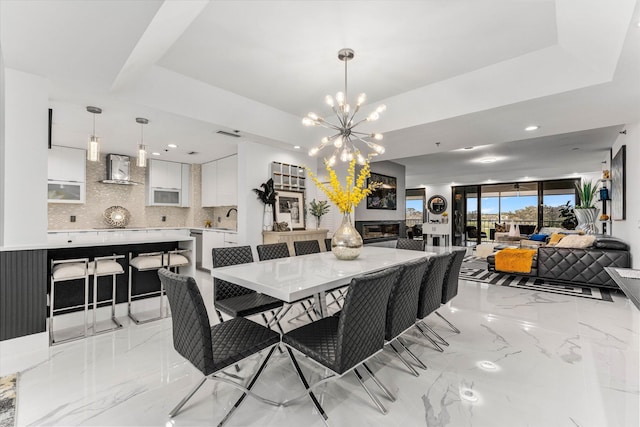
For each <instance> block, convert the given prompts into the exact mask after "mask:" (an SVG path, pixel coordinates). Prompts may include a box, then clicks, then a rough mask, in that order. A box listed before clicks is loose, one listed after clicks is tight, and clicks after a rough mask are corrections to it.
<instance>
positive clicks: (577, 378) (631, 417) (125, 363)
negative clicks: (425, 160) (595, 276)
mask: <svg viewBox="0 0 640 427" xmlns="http://www.w3.org/2000/svg"><path fill="white" fill-rule="evenodd" d="M197 280H198V283H199V285H200V286H201V289H202V293H203V297H204V299H205V301H206V302H207V304H208V307H207V309H208V310H209V314H210V319H211V320H212V321H215V319H216V318H215V316H214V313H213V307H212V283H211V279H210V277H209V276H207V275H206V274H203V273H199V274H198V278H197ZM292 311H293V310H292ZM441 312H442V313H443V314H444V315H445V316H447V318H449V319H450V320H451V321H452V322H453V323H454V324H455V325H456V326H458V328H460V329H461V330H462V333H461V334H455V333H453V332H452V331H450V330H449V329H447V328H446V327H445V326H444V324H443V322H442V321H441V320H439V318H437V316H430V317H429V318H428V323H429V324H430V325H431V326H432V327H434V328H435V329H436V330H437V331H438V332H439V333H440V334H441V335H443V336H444V337H445V338H446V339H447V340H448V341H449V343H450V344H451V345H450V346H449V347H445V351H444V353H439V352H436V351H434V350H432V349H430V348H429V347H428V346H426V345H424V344H422V343H423V340H422V339H421V338H420V337H421V336H420V335H419V334H417V333H415V332H413V333H409V334H407V335H406V337H407V341H409V342H410V343H411V345H410V347H411V349H412V350H413V351H414V353H416V354H417V355H418V356H419V357H420V358H421V359H422V361H423V362H424V363H425V364H426V365H427V366H428V370H426V371H421V370H420V377H418V378H416V377H414V376H412V375H410V374H409V373H408V372H407V371H406V368H405V367H404V366H403V365H401V364H400V362H399V361H398V360H396V358H395V357H394V356H393V355H392V354H391V352H389V351H384V352H383V353H381V354H380V355H379V356H378V357H377V358H376V359H375V360H374V361H372V363H371V366H372V368H373V369H374V370H375V371H376V374H377V375H378V377H379V378H380V379H381V380H383V381H384V382H385V384H387V385H388V386H389V388H390V389H391V390H392V392H393V393H394V394H396V395H397V396H398V399H397V401H396V402H389V401H387V400H386V399H385V398H384V397H383V396H382V395H381V393H379V390H378V389H377V388H376V386H375V385H374V384H371V389H372V390H373V391H374V392H375V393H376V394H377V395H378V396H379V397H380V398H381V401H382V402H383V404H385V406H386V407H387V409H388V410H389V413H388V414H387V415H382V414H381V413H380V412H378V410H377V409H375V408H374V406H373V405H372V403H371V401H370V400H369V398H368V396H367V395H366V394H365V392H364V390H362V389H361V387H360V386H359V384H358V382H357V379H356V378H355V376H354V374H353V373H350V374H348V375H346V376H345V377H343V378H342V379H339V380H337V381H333V382H330V383H328V384H325V385H321V386H319V387H318V389H317V390H316V392H317V395H318V397H319V398H320V399H321V401H322V404H323V406H324V408H325V410H326V411H327V412H328V415H329V423H330V425H333V426H365V425H366V426H368V425H384V426H403V427H407V426H434V427H444V426H476V427H477V426H492V427H496V426H509V427H512V426H541V427H542V426H544V427H552V426H571V427H575V426H580V427H604V426H629V427H631V426H638V425H639V424H640V419H639V412H640V403H639V402H640V392H639V370H638V365H639V359H640V354H639V344H640V315H639V312H638V311H637V310H636V309H635V308H634V307H633V305H632V304H631V303H630V302H629V301H628V300H627V299H626V298H625V297H624V296H623V295H622V294H614V302H613V303H610V302H599V301H593V300H587V299H581V298H575V297H569V296H561V295H555V294H548V293H539V292H532V291H527V290H521V289H514V288H508V287H501V286H494V285H487V284H481V283H475V282H462V281H461V282H460V289H459V294H458V296H457V297H456V298H455V299H454V300H453V301H452V302H451V303H450V304H449V305H448V306H447V307H444V308H442V309H441ZM298 324H301V323H298ZM295 325H296V323H287V322H286V321H285V322H283V326H285V327H288V328H292V327H295ZM299 360H300V361H301V363H302V366H303V369H304V370H305V372H306V373H308V376H309V379H310V380H311V381H312V382H315V381H317V380H319V379H321V378H322V377H323V375H324V373H325V372H324V370H323V369H321V368H319V367H318V365H316V364H315V363H313V362H311V361H309V360H305V359H304V358H303V357H300V358H299ZM0 362H1V361H0ZM259 362H260V358H259V357H257V356H254V357H252V358H249V359H247V360H245V361H244V362H242V363H241V371H240V372H239V373H237V375H239V376H241V377H243V378H246V377H247V376H249V375H251V374H252V373H253V371H254V370H255V369H256V368H257V366H258V364H259ZM483 362H485V363H483ZM486 362H490V363H486ZM229 372H230V373H231V374H232V375H235V374H236V373H235V371H234V370H233V369H231V370H229ZM200 378H201V373H200V372H199V371H197V370H196V369H195V368H193V367H192V366H191V365H190V364H189V363H188V362H186V361H185V360H184V359H183V358H182V357H180V356H179V355H178V354H177V353H176V352H175V351H174V350H173V344H172V335H171V319H164V320H161V321H156V322H152V323H149V324H145V325H134V324H130V323H129V324H127V325H126V327H125V328H124V329H122V330H119V331H116V332H114V333H108V334H104V335H100V336H95V337H91V338H89V339H85V340H80V341H75V342H71V343H67V344H61V345H59V346H56V347H52V348H50V357H49V359H48V361H46V362H44V363H41V364H40V365H37V366H35V367H32V368H30V369H28V370H25V371H23V372H22V374H21V379H20V384H19V398H18V408H17V425H19V426H30V425H38V426H40V425H46V426H168V427H171V426H176V427H179V426H204V425H212V424H217V423H218V422H219V421H220V420H221V418H222V417H223V416H224V414H225V413H226V412H227V411H228V410H229V408H230V407H231V405H232V404H233V403H234V402H235V400H236V399H237V398H238V396H239V394H240V392H239V391H237V390H235V389H233V388H231V387H230V386H228V385H225V384H221V383H216V382H213V381H208V382H207V384H205V385H204V386H203V388H201V389H200V391H198V393H197V394H196V395H195V396H194V397H193V398H192V400H191V401H190V402H189V403H188V404H187V405H186V406H185V407H184V408H183V410H182V412H181V413H179V414H178V416H177V417H175V418H174V419H173V420H169V419H168V417H167V413H168V411H169V410H171V409H172V408H173V406H174V405H175V404H176V403H177V402H178V401H179V400H180V399H181V398H182V397H183V396H184V395H185V394H186V393H187V392H188V391H189V390H190V389H191V388H192V387H193V386H194V384H195V383H196V382H197V381H198V380H199V379H200ZM367 382H369V383H370V380H367ZM254 390H255V391H256V392H257V393H259V394H261V395H264V396H266V397H268V398H270V399H273V400H279V401H282V400H286V399H289V398H291V397H293V396H297V395H299V394H300V393H302V392H303V391H304V389H303V388H302V385H301V384H300V382H299V380H298V378H297V376H296V374H295V372H294V371H293V368H292V365H291V363H290V361H289V359H288V357H287V356H286V353H284V354H279V353H275V354H274V356H273V359H272V361H270V363H269V364H268V366H267V368H266V369H265V372H264V373H263V374H262V376H261V378H260V380H259V381H258V383H257V384H256V386H255V388H254ZM228 425H229V426H282V425H286V426H300V425H305V426H307V427H312V426H322V425H324V423H323V421H322V419H321V418H320V416H319V415H318V414H317V413H316V411H315V409H314V407H313V405H312V404H311V402H310V401H309V400H308V399H303V400H301V401H299V402H298V403H296V404H294V405H293V406H290V407H280V408H276V407H272V406H267V405H264V404H262V403H259V402H257V401H255V400H254V399H251V398H248V399H246V400H245V402H244V403H243V404H242V406H241V407H240V408H239V409H238V410H237V411H236V413H235V414H234V415H233V417H232V418H231V419H230V420H229V423H228Z"/></svg>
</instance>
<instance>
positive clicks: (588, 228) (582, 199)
mask: <svg viewBox="0 0 640 427" xmlns="http://www.w3.org/2000/svg"><path fill="white" fill-rule="evenodd" d="M576 189H577V190H578V204H577V205H576V207H575V209H574V213H575V215H576V218H577V219H578V226H577V227H576V228H577V229H578V230H582V231H584V232H585V233H587V234H596V233H598V226H597V225H596V220H597V219H598V213H599V212H600V209H598V208H596V207H594V206H593V205H594V203H595V202H596V198H595V196H596V193H597V191H598V184H597V183H594V182H593V181H586V180H582V181H580V184H578V183H576Z"/></svg>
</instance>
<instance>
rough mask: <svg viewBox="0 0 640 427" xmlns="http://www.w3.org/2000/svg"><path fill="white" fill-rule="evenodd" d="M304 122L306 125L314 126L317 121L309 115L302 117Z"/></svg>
mask: <svg viewBox="0 0 640 427" xmlns="http://www.w3.org/2000/svg"><path fill="white" fill-rule="evenodd" d="M302 124H303V125H305V126H314V125H315V124H316V122H314V121H313V120H311V119H310V118H309V117H305V118H304V119H302Z"/></svg>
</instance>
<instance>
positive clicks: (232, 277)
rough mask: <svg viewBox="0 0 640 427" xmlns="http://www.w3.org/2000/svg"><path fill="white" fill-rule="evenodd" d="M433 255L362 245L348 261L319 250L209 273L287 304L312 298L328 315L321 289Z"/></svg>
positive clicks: (323, 312) (335, 286)
mask: <svg viewBox="0 0 640 427" xmlns="http://www.w3.org/2000/svg"><path fill="white" fill-rule="evenodd" d="M435 254H436V253H435V252H420V251H409V250H403V249H393V248H381V247H373V246H365V247H364V248H363V249H362V253H361V254H360V256H359V257H358V258H356V259H355V260H350V261H342V260H339V259H337V258H336V257H335V256H334V255H333V253H331V252H320V253H317V254H309V255H301V256H293V257H288V258H279V259H274V260H268V261H259V262H253V263H250V264H240V265H233V266H229V267H220V268H214V269H212V270H211V275H212V276H213V277H214V278H218V279H222V280H226V281H228V282H231V283H235V284H237V285H240V286H244V287H245V288H249V289H251V290H254V291H256V292H260V293H263V294H265V295H269V296H272V297H274V298H278V299H280V300H282V301H285V302H288V303H293V302H295V301H298V300H300V299H304V298H310V297H314V301H315V303H316V310H318V311H319V314H320V316H321V317H324V316H326V315H327V314H328V312H327V306H326V298H325V292H327V291H330V290H332V289H335V288H339V287H341V286H345V285H348V284H349V282H351V279H353V278H354V277H357V276H361V275H363V274H368V273H373V272H376V271H380V270H383V269H385V268H389V267H395V266H399V265H402V264H405V263H407V262H409V261H413V260H417V259H420V258H427V257H429V256H433V255H435Z"/></svg>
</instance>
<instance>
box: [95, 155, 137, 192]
mask: <svg viewBox="0 0 640 427" xmlns="http://www.w3.org/2000/svg"><path fill="white" fill-rule="evenodd" d="M130 170H131V159H130V158H129V156H123V155H120V154H107V179H104V180H102V181H100V182H101V183H103V184H119V185H139V184H141V183H140V182H135V181H131V172H130Z"/></svg>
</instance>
